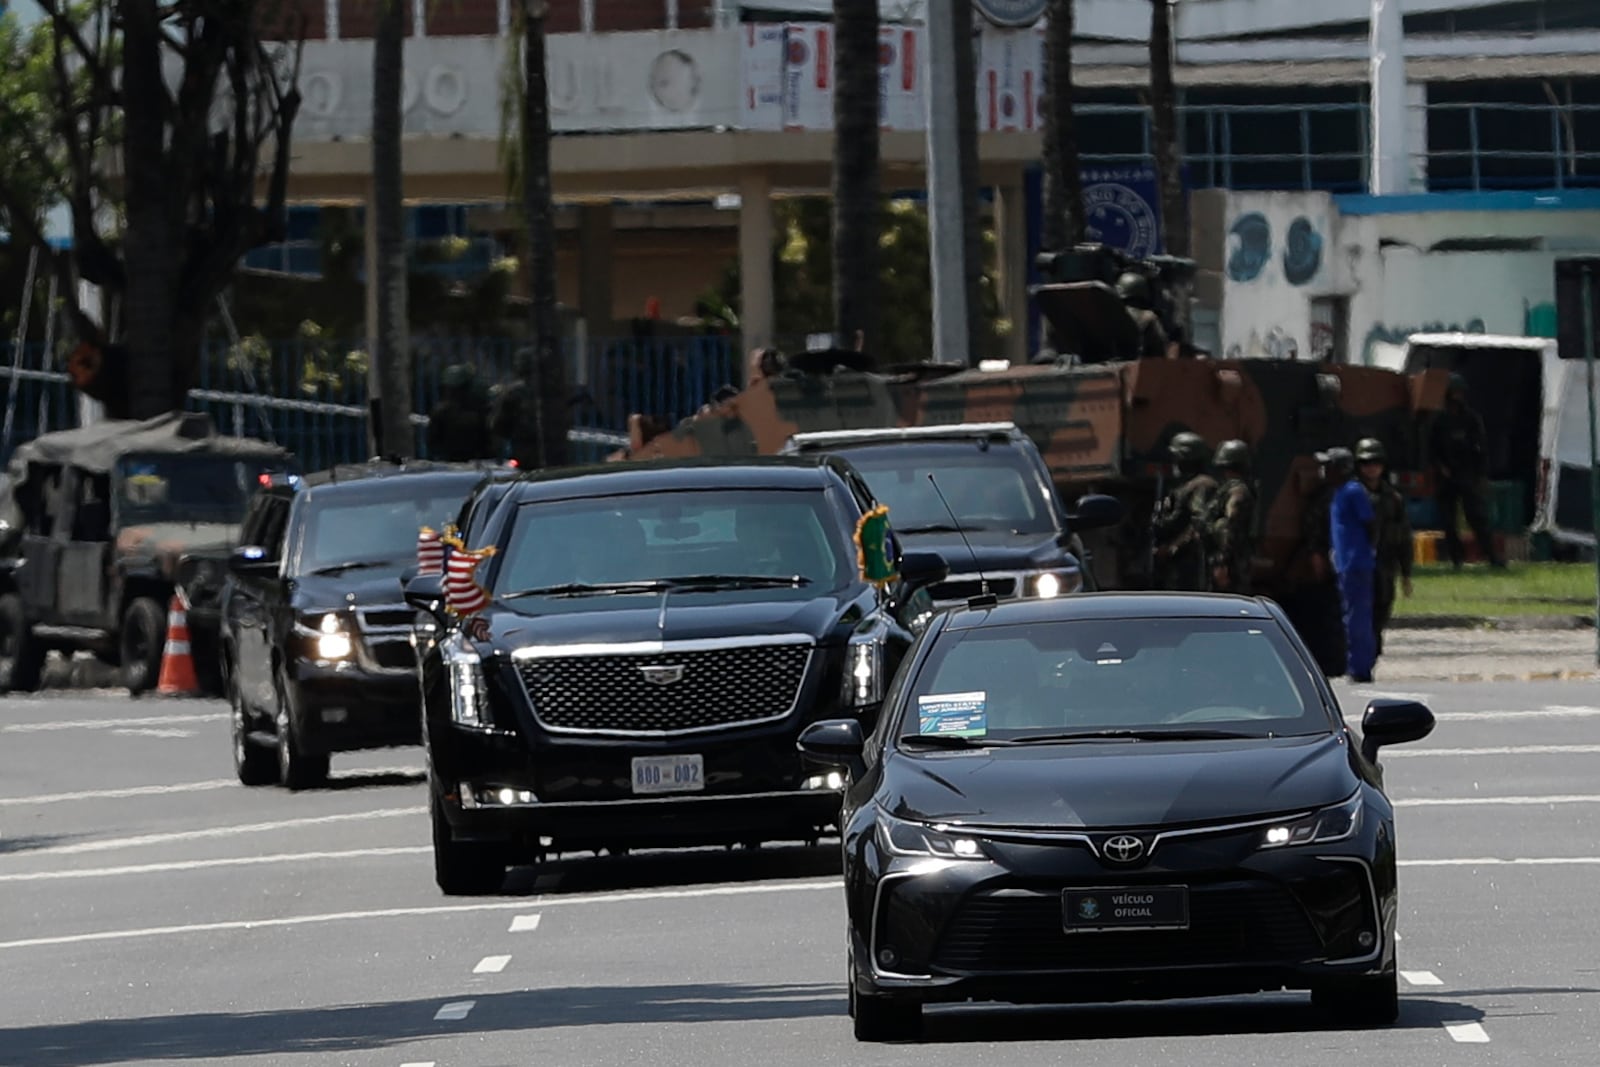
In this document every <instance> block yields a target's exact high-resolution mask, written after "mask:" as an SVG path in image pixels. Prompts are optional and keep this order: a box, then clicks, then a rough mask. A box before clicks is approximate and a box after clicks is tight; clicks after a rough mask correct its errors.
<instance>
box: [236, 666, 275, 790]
mask: <svg viewBox="0 0 1600 1067" xmlns="http://www.w3.org/2000/svg"><path fill="white" fill-rule="evenodd" d="M227 690H228V705H229V710H230V711H231V713H232V714H231V716H230V717H231V718H232V720H233V770H234V773H235V774H237V775H238V776H239V781H240V782H242V783H244V784H245V785H272V784H273V783H275V782H276V781H277V780H278V760H277V753H275V752H274V751H273V750H272V749H270V748H268V747H267V746H266V745H261V744H257V743H256V742H254V741H252V740H250V715H249V713H248V712H246V711H245V708H244V698H243V697H241V696H240V695H239V688H238V686H236V685H234V684H233V683H232V682H231V681H230V682H228V683H227Z"/></svg>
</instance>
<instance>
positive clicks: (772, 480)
mask: <svg viewBox="0 0 1600 1067" xmlns="http://www.w3.org/2000/svg"><path fill="white" fill-rule="evenodd" d="M837 462H839V461H837V460H834V459H832V458H831V457H826V456H750V457H740V458H736V459H726V458H715V459H708V458H698V459H670V460H635V461H619V462H616V463H606V464H601V465H598V466H592V467H572V468H564V469H559V470H545V471H536V472H532V473H529V474H526V475H524V476H523V477H522V478H520V479H518V480H517V483H516V489H515V491H514V493H515V496H516V499H518V500H520V501H529V500H552V499H561V498H572V497H603V496H615V495H619V494H626V493H657V492H674V491H689V490H696V489H788V490H803V489H821V488H823V487H824V486H826V485H828V484H829V483H830V480H831V479H832V478H834V477H837V475H836V474H835V473H834V465H835V464H836V463H837Z"/></svg>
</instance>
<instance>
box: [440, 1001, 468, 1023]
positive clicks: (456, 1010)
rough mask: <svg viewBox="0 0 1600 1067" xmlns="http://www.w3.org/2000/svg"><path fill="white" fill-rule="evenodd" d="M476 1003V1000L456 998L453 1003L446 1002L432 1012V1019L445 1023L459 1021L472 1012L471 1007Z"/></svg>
mask: <svg viewBox="0 0 1600 1067" xmlns="http://www.w3.org/2000/svg"><path fill="white" fill-rule="evenodd" d="M477 1003H478V1002H477V1001H476V1000H458V1001H456V1002H455V1003H453V1004H446V1005H445V1006H444V1007H442V1008H440V1009H439V1010H438V1011H437V1012H435V1013H434V1016H433V1020H434V1022H447V1023H454V1022H460V1021H461V1020H462V1019H465V1018H466V1017H467V1016H468V1015H470V1014H471V1013H472V1007H473V1005H475V1004H477Z"/></svg>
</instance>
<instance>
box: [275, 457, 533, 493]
mask: <svg viewBox="0 0 1600 1067" xmlns="http://www.w3.org/2000/svg"><path fill="white" fill-rule="evenodd" d="M504 469H505V468H503V467H501V466H500V465H498V464H490V463H488V462H487V461H485V462H483V463H435V462H432V461H429V460H407V461H406V462H404V463H388V462H384V461H374V462H371V463H344V464H340V465H339V466H336V467H329V468H327V469H326V470H320V471H314V472H313V473H311V474H307V475H305V476H304V477H302V478H300V479H299V485H300V486H302V487H303V488H306V489H317V488H321V487H323V486H332V485H347V484H359V483H371V482H375V481H389V480H392V479H395V478H407V479H410V478H426V477H434V478H438V477H441V476H444V477H451V478H456V479H463V478H468V477H470V478H471V479H472V480H473V481H474V482H476V481H478V480H479V479H481V478H483V477H485V476H487V475H489V474H491V473H493V472H494V471H497V470H504Z"/></svg>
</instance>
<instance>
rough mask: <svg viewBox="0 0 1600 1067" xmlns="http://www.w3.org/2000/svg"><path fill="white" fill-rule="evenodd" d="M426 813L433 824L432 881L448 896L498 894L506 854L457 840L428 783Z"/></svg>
mask: <svg viewBox="0 0 1600 1067" xmlns="http://www.w3.org/2000/svg"><path fill="white" fill-rule="evenodd" d="M428 814H429V815H430V816H431V819H432V822H433V880H434V881H435V882H436V883H437V884H438V886H439V890H440V892H442V893H444V895H445V896H447V897H481V896H487V895H489V894H491V893H498V892H499V891H500V887H501V886H503V885H504V884H505V881H506V859H505V853H504V852H502V851H501V850H500V849H498V848H496V847H495V846H493V845H486V844H482V843H479V842H476V841H457V840H456V839H455V834H454V833H452V832H451V830H450V821H449V820H448V819H446V818H445V816H444V809H443V807H442V805H441V804H440V802H439V794H438V793H437V792H436V791H435V790H434V789H433V786H432V784H431V783H430V785H429V788H428Z"/></svg>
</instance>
